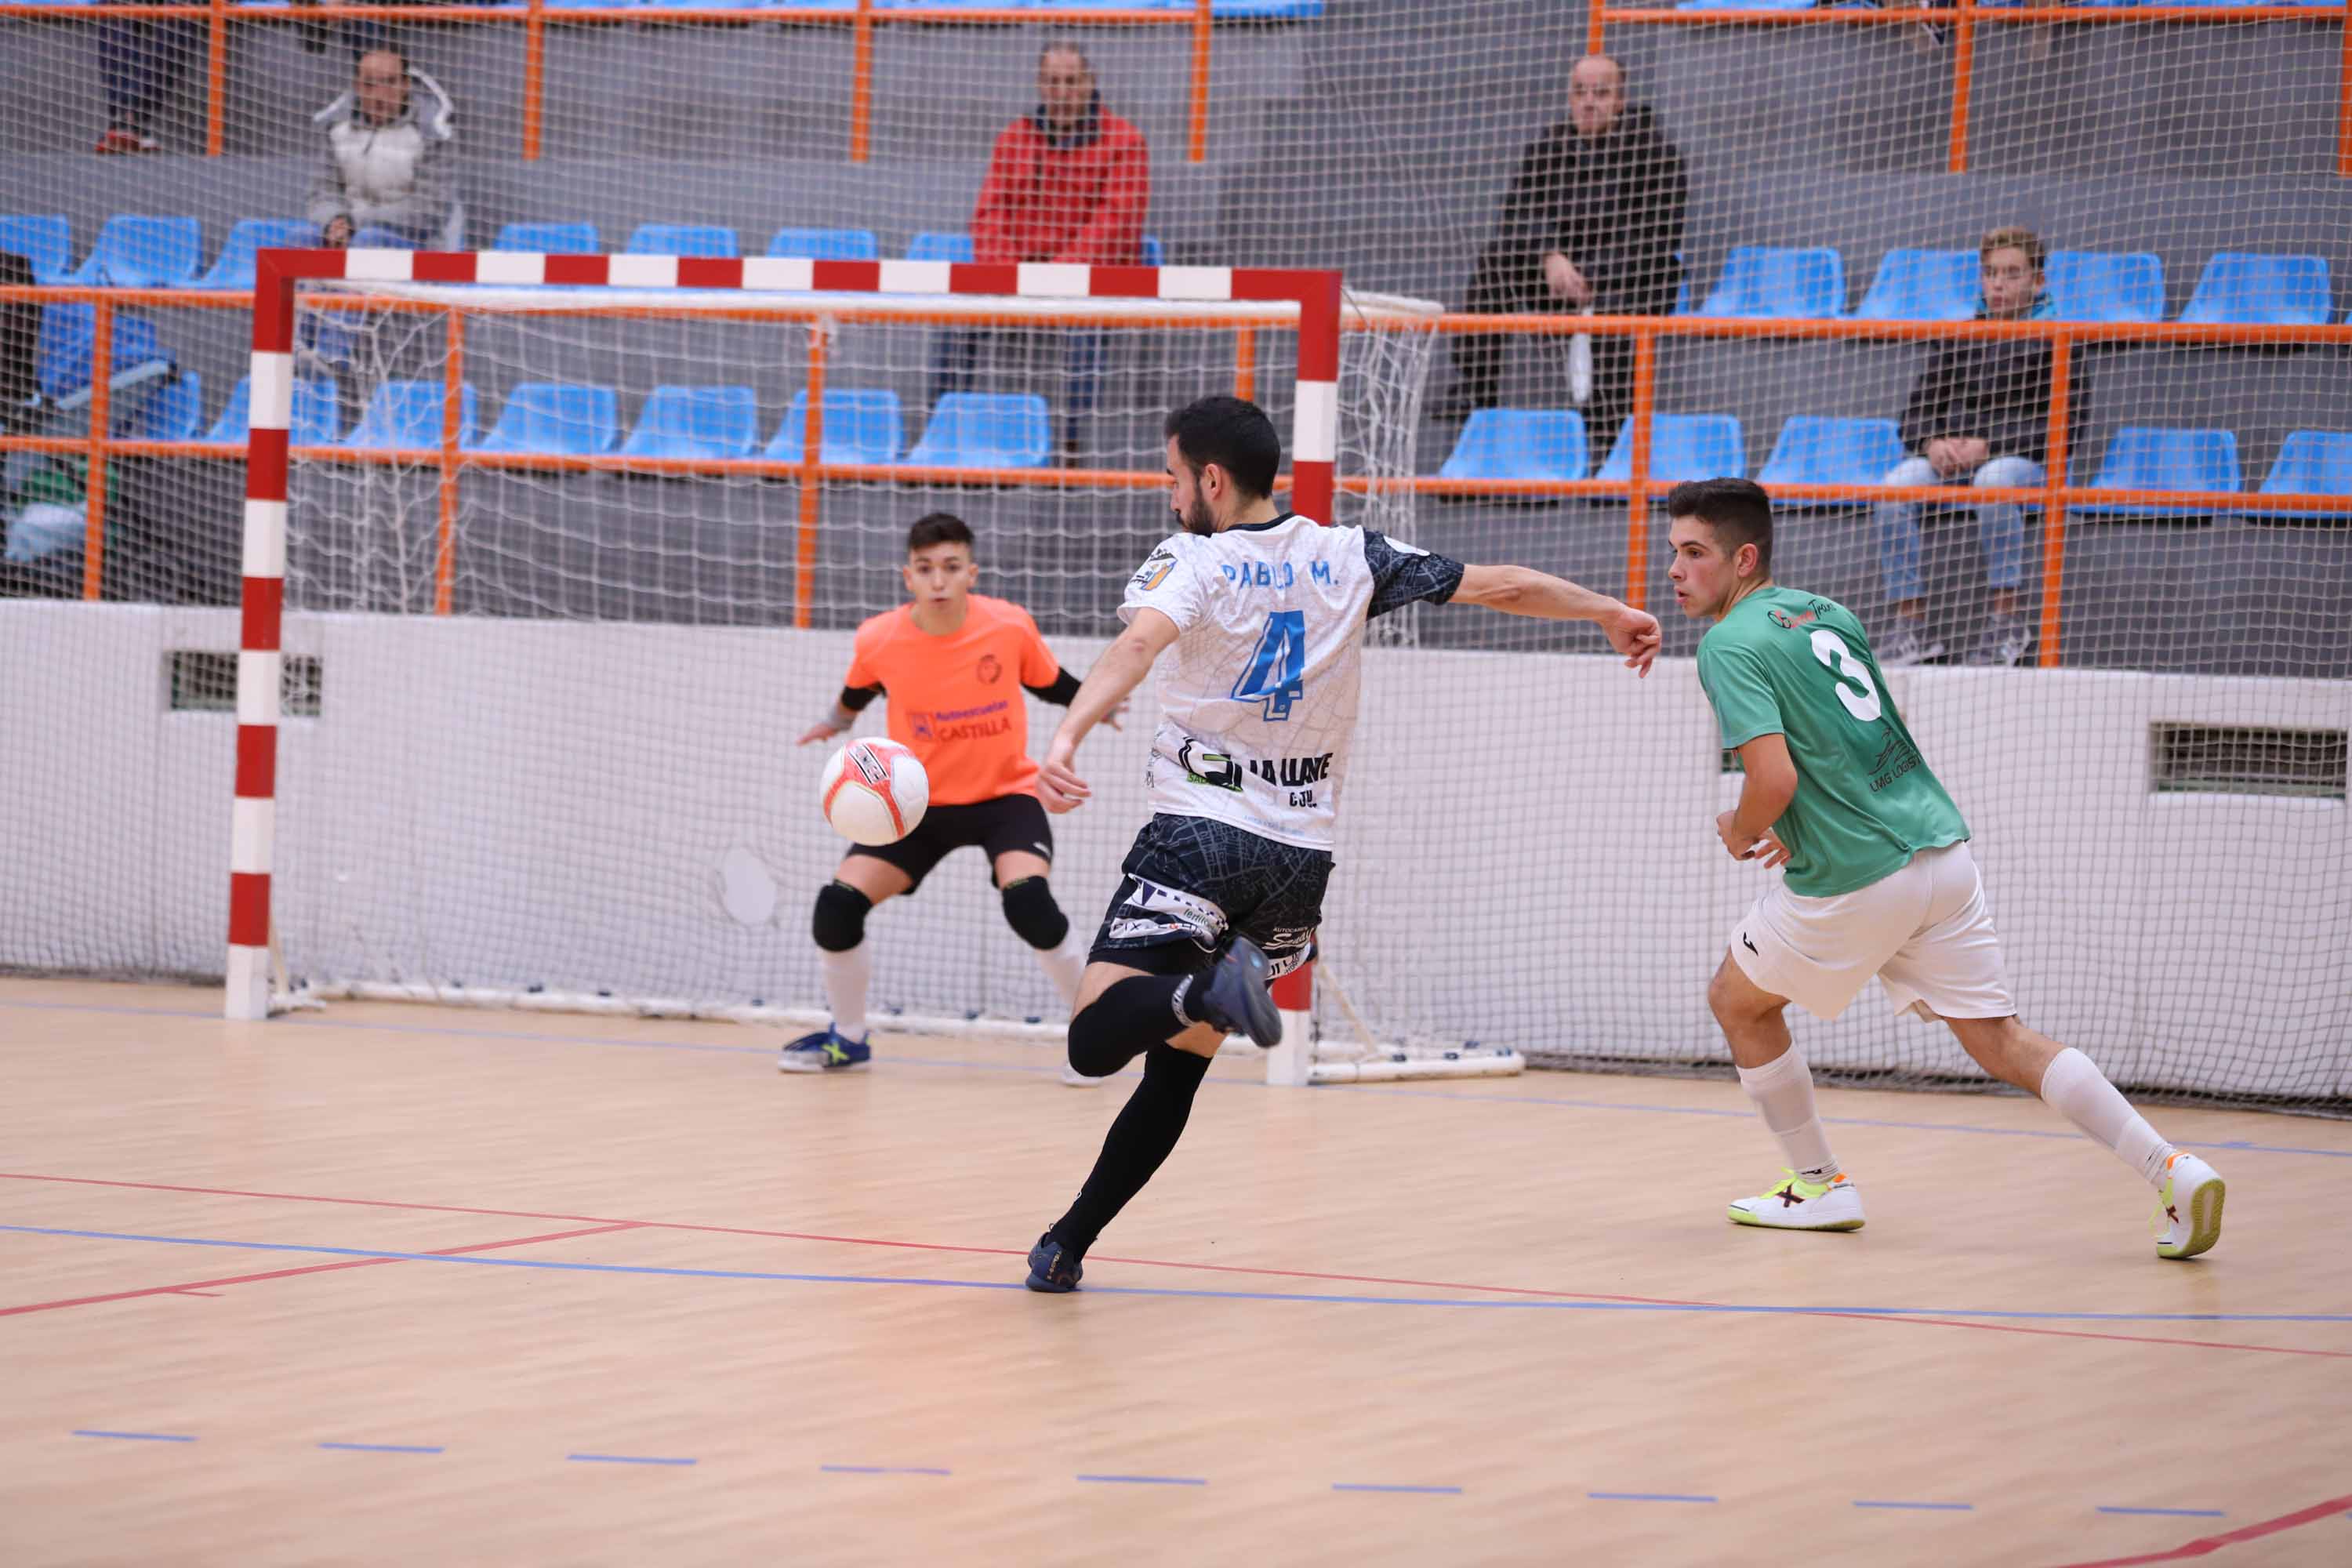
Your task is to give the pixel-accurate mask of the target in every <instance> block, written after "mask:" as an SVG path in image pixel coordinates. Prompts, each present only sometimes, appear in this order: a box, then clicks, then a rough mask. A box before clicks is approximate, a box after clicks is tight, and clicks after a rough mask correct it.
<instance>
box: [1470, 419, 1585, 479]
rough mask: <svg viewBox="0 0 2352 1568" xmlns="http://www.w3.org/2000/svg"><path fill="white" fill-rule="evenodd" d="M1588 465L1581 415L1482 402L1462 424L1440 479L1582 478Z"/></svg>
mask: <svg viewBox="0 0 2352 1568" xmlns="http://www.w3.org/2000/svg"><path fill="white" fill-rule="evenodd" d="M1591 471H1592V454H1591V449H1590V447H1588V446H1587V444H1586V441H1585V438H1584V416H1583V415H1581V414H1579V413H1577V412H1576V411H1575V410H1573V409H1566V408H1481V409H1477V410H1475V412H1473V413H1472V414H1471V416H1470V418H1469V420H1468V422H1467V423H1465V425H1464V426H1462V435H1461V437H1460V438H1459V439H1458V440H1456V441H1455V442H1454V450H1453V452H1452V453H1451V454H1450V455H1449V456H1448V457H1447V458H1446V459H1445V462H1444V466H1443V467H1441V468H1439V469H1438V470H1437V477H1438V478H1439V479H1582V478H1584V476H1585V475H1587V474H1589V473H1591Z"/></svg>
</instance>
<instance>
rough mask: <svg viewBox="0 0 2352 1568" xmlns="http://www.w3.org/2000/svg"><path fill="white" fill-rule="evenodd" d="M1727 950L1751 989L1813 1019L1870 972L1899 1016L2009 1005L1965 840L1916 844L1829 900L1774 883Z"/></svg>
mask: <svg viewBox="0 0 2352 1568" xmlns="http://www.w3.org/2000/svg"><path fill="white" fill-rule="evenodd" d="M1731 956H1732V959H1733V961H1734V962H1735V963H1738V965H1739V968H1740V972H1741V973H1744V974H1746V975H1747V976H1748V979H1750V980H1752V981H1754V982H1755V983H1756V984H1757V985H1758V986H1759V987H1760V988H1761V989H1763V990H1766V991H1769V992H1770V993H1772V994H1774V995H1775V996H1786V997H1787V998H1789V1000H1790V1001H1791V1002H1794V1003H1796V1004H1797V1005H1799V1006H1801V1007H1802V1008H1803V1009H1804V1010H1805V1011H1806V1012H1808V1013H1811V1014H1812V1015H1813V1016H1816V1017H1820V1018H1834V1017H1836V1016H1838V1015H1839V1014H1841V1013H1843V1012H1844V1011H1845V1010H1846V1007H1847V1005H1848V1004H1850V1003H1852V1002H1853V999H1854V997H1856V996H1857V995H1859V994H1861V992H1862V988H1863V987H1864V985H1866V984H1869V983H1870V977H1871V976H1872V975H1874V974H1875V975H1877V976H1878V978H1879V982H1880V984H1884V985H1885V987H1886V994H1887V997H1888V999H1889V1000H1890V1001H1892V1002H1893V1003H1894V1004H1895V1011H1896V1012H1898V1013H1901V1012H1904V1011H1906V1010H1916V1012H1917V1013H1918V1014H1919V1015H1920V1016H1922V1017H1927V1018H1937V1017H1942V1018H2006V1017H2008V1016H2010V1015H2011V1014H2012V1013H2014V1012H2016V1011H2017V1005H2016V1004H2015V1003H2013V1002H2011V1000H2010V995H2009V985H2008V983H2007V979H2006V977H2005V975H2004V974H2003V973H2002V969H2001V962H2000V938H1999V937H1997V936H1995V935H1994V934H1993V929H1992V914H1991V911H1990V910H1987V909H1986V908H1985V898H1984V883H1983V881H1982V880H1981V879H1979V877H1978V875H1977V863H1976V861H1975V859H1974V858H1972V857H1971V856H1970V855H1969V847H1968V845H1967V844H1965V843H1961V844H1948V845H1946V846H1945V847H1943V848H1941V849H1922V850H1921V851H1919V853H1917V854H1916V855H1914V856H1913V857H1911V859H1910V861H1909V862H1908V863H1907V864H1906V865H1905V866H1904V868H1902V869H1901V870H1899V871H1895V872H1894V873H1892V874H1890V875H1888V876H1885V877H1882V878H1880V879H1878V880H1877V881H1875V882H1873V883H1871V884H1870V885H1869V886H1868V887H1866V888H1857V889H1854V890H1853V892H1851V893H1840V894H1838V895H1837V896H1836V897H1834V898H1828V899H1809V898H1806V897H1804V896H1803V895H1802V894H1799V893H1792V892H1790V891H1789V889H1788V886H1787V884H1786V883H1783V882H1777V881H1776V882H1774V883H1773V884H1772V886H1771V887H1770V889H1768V890H1767V891H1766V892H1765V894H1764V896H1763V897H1761V898H1759V899H1758V900H1756V907H1755V908H1753V909H1751V910H1748V918H1747V919H1746V920H1744V921H1740V922H1739V929H1738V931H1734V932H1733V933H1732V937H1731Z"/></svg>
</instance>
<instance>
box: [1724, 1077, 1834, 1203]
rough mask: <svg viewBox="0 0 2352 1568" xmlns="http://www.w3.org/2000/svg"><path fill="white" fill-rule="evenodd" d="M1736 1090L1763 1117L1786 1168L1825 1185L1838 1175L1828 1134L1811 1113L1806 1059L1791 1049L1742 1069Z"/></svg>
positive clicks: (1817, 1117)
mask: <svg viewBox="0 0 2352 1568" xmlns="http://www.w3.org/2000/svg"><path fill="white" fill-rule="evenodd" d="M1739 1087H1740V1088H1741V1089H1746V1090H1747V1091H1748V1099H1750V1100H1754V1101H1755V1102H1756V1109H1757V1110H1759V1111H1761V1112H1763V1115H1764V1125H1765V1126H1766V1127H1768V1128H1769V1129H1771V1131H1772V1136H1773V1137H1775V1138H1778V1139H1779V1140H1780V1149H1781V1152H1783V1153H1785V1154H1786V1155H1788V1157H1789V1169H1790V1170H1792V1171H1794V1172H1796V1173H1798V1174H1799V1175H1801V1176H1803V1177H1804V1178H1805V1179H1806V1180H1808V1181H1815V1182H1825V1181H1827V1180H1829V1179H1830V1177H1832V1176H1834V1175H1836V1174H1837V1173H1838V1169H1839V1167H1838V1163H1837V1156H1835V1155H1833V1154H1832V1153H1831V1152H1830V1138H1829V1134H1828V1133H1826V1132H1824V1131H1822V1119H1821V1116H1820V1115H1819V1113H1817V1112H1816V1111H1815V1110H1813V1074H1812V1069H1811V1068H1808V1067H1807V1066H1805V1056H1804V1053H1803V1052H1802V1051H1800V1050H1799V1049H1797V1047H1794V1046H1790V1047H1789V1048H1788V1049H1787V1050H1785V1051H1782V1052H1781V1053H1780V1055H1779V1056H1778V1057H1776V1058H1773V1059H1772V1060H1770V1061H1769V1062H1767V1063H1765V1064H1764V1065H1763V1066H1762V1067H1760V1068H1740V1069H1739Z"/></svg>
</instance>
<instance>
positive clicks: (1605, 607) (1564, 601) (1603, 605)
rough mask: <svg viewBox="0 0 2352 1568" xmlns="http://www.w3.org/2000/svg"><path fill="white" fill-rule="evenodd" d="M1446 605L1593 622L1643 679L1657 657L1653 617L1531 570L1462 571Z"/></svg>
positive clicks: (1492, 568)
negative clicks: (1456, 586) (1458, 582)
mask: <svg viewBox="0 0 2352 1568" xmlns="http://www.w3.org/2000/svg"><path fill="white" fill-rule="evenodd" d="M1447 602H1448V603H1450V604H1455V605H1486V607H1487V608H1488V609H1490V610H1500V611H1502V612H1503V613H1504V614H1505V615H1507V616H1535V617H1536V618H1538V620H1547V621H1591V622H1592V623H1593V624H1594V625H1596V626H1599V627H1600V628H1601V634H1602V635H1603V636H1605V637H1608V639H1609V646H1610V647H1613V648H1615V649H1616V650H1617V651H1618V652H1619V653H1621V654H1623V655H1624V656H1625V668H1628V669H1631V670H1634V671H1636V672H1638V673H1640V674H1642V675H1647V674H1649V673H1650V666H1651V664H1652V663H1653V662H1654V661H1655V660H1656V658H1657V657H1658V643H1659V632H1658V617H1657V616H1654V615H1652V614H1650V612H1649V611H1647V610H1637V609H1635V608H1633V605H1628V604H1625V603H1623V602H1622V601H1620V600H1616V599H1612V598H1611V597H1610V596H1609V595H1606V594H1596V593H1594V592H1593V591H1592V590H1591V589H1590V588H1580V587H1578V586H1577V585H1576V584H1573V583H1571V582H1570V581H1568V580H1567V579H1566V578H1564V577H1554V576H1552V575H1550V574H1549V573H1544V572H1538V571H1537V570H1536V569H1535V568H1533V567H1532V566H1465V567H1464V568H1463V569H1462V585H1461V586H1460V587H1458V588H1456V589H1454V597H1453V598H1452V599H1451V600H1449V601H1447Z"/></svg>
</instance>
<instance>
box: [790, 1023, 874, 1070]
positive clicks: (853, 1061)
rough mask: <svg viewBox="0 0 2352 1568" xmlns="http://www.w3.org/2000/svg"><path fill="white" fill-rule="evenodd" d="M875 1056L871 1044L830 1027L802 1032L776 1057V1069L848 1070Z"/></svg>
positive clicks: (862, 1064) (862, 1065) (860, 1065)
mask: <svg viewBox="0 0 2352 1568" xmlns="http://www.w3.org/2000/svg"><path fill="white" fill-rule="evenodd" d="M873 1059H874V1047H871V1046H868V1045H866V1044H865V1043H864V1042H862V1041H858V1040H853V1039H851V1038H850V1037H848V1036H847V1035H844V1034H840V1033H837V1032H836V1031H835V1030H832V1029H819V1030H818V1031H817V1032H816V1033H815V1034H814V1035H803V1036H802V1037H800V1038H799V1039H797V1040H794V1041H793V1043H792V1044H791V1045H789V1046H786V1047H784V1048H783V1050H782V1052H780V1053H778V1055H777V1057H776V1070H777V1071H778V1072H850V1071H853V1070H855V1069H856V1068H862V1067H864V1066H865V1065H866V1063H868V1062H870V1061H872V1060H873Z"/></svg>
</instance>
